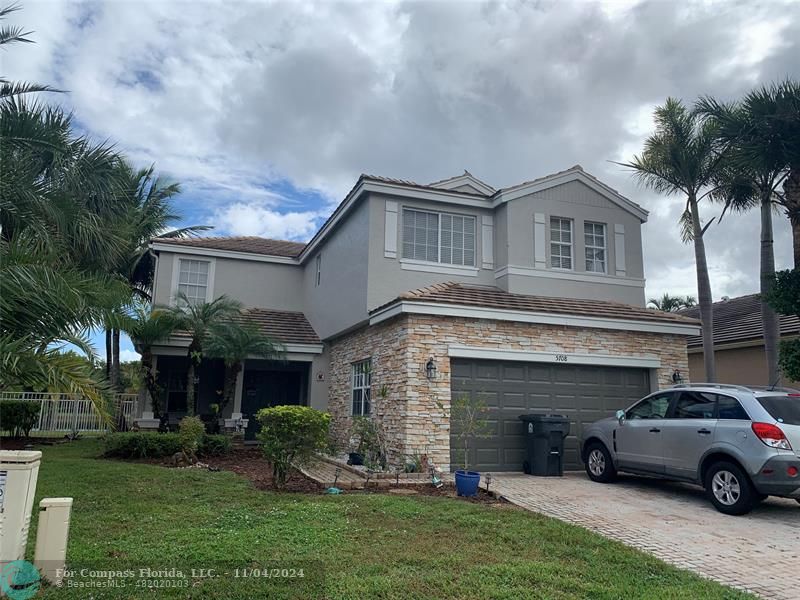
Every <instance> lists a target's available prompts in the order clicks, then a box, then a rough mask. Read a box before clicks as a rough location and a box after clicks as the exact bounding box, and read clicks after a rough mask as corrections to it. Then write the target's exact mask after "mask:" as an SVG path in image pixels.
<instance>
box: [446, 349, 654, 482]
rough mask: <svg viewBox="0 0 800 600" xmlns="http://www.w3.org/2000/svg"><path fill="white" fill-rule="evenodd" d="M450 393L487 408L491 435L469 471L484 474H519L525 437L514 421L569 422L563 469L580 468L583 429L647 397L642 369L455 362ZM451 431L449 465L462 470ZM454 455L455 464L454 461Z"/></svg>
mask: <svg viewBox="0 0 800 600" xmlns="http://www.w3.org/2000/svg"><path fill="white" fill-rule="evenodd" d="M451 372H452V391H453V396H454V397H456V394H459V393H467V394H474V395H475V396H477V397H479V398H482V399H483V400H484V402H486V404H487V406H488V407H489V417H490V422H491V425H490V433H489V434H488V435H487V436H486V437H485V438H481V439H477V440H475V443H474V444H473V445H472V448H473V449H474V450H473V451H471V454H472V455H473V456H472V460H471V463H470V466H471V467H475V468H477V469H479V470H483V471H500V470H504V471H508V470H510V471H519V470H521V469H522V462H523V460H524V448H525V435H524V433H525V432H524V427H523V424H522V422H521V421H520V420H519V419H518V416H519V415H521V414H525V413H546V414H563V415H564V416H566V417H567V418H568V419H569V420H570V435H569V436H568V437H567V438H566V440H565V456H564V459H565V468H567V469H577V468H580V467H581V464H580V457H579V453H578V440H579V439H580V435H581V433H582V430H583V427H584V425H585V424H589V423H592V422H594V421H596V420H598V419H601V418H604V417H607V416H611V415H613V414H614V412H615V411H616V410H618V409H619V408H624V407H627V406H629V405H630V404H632V403H633V402H634V401H636V400H638V399H639V398H641V397H643V396H645V395H646V394H648V393H649V392H650V389H649V387H650V376H649V372H648V371H647V370H646V369H632V368H622V367H602V366H594V365H592V366H588V365H562V364H539V363H518V362H502V361H484V360H473V359H453V360H452V365H451ZM459 443H460V441H459V440H458V438H457V432H456V431H455V429H453V431H452V436H451V448H452V449H453V450H452V452H451V455H452V456H451V459H452V460H451V462H452V463H453V465H454V468H456V467H457V466H458V465H459V464H462V461H463V457H462V456H461V455H462V454H463V452H461V451H458V450H457V448H458V445H459ZM456 454H458V457H459V458H458V459H456V458H452V457H454V456H455V455H456Z"/></svg>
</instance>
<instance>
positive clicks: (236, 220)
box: [215, 203, 323, 241]
mask: <svg viewBox="0 0 800 600" xmlns="http://www.w3.org/2000/svg"><path fill="white" fill-rule="evenodd" d="M322 218H323V215H322V214H321V213H319V212H314V211H309V212H284V213H281V212H277V211H274V210H271V209H269V208H266V207H264V206H258V205H256V204H242V203H236V204H233V205H230V206H226V207H224V208H221V209H219V210H218V211H217V212H216V215H215V222H216V227H217V229H219V230H221V231H223V232H226V233H230V234H232V235H257V236H261V237H268V238H277V239H283V240H301V241H306V240H308V239H309V238H310V237H311V236H312V235H313V234H314V232H316V230H317V229H318V227H319V223H320V221H321V219H322Z"/></svg>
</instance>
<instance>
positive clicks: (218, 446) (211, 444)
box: [104, 431, 231, 458]
mask: <svg viewBox="0 0 800 600" xmlns="http://www.w3.org/2000/svg"><path fill="white" fill-rule="evenodd" d="M230 449H231V439H230V438H229V437H228V436H226V435H206V436H204V437H203V439H202V441H201V442H200V447H199V450H198V454H200V455H201V456H221V455H223V454H227V453H228V452H230ZM182 451H183V446H182V445H181V438H180V434H178V433H158V432H155V431H130V432H124V433H110V434H108V435H107V436H105V451H104V455H105V456H109V457H116V458H163V457H165V456H172V455H173V454H175V453H176V452H182Z"/></svg>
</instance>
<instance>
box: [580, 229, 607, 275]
mask: <svg viewBox="0 0 800 600" xmlns="http://www.w3.org/2000/svg"><path fill="white" fill-rule="evenodd" d="M583 239H584V244H585V247H586V248H585V252H586V270H587V271H589V272H591V273H605V272H606V226H605V225H604V224H603V223H589V222H586V223H584V224H583Z"/></svg>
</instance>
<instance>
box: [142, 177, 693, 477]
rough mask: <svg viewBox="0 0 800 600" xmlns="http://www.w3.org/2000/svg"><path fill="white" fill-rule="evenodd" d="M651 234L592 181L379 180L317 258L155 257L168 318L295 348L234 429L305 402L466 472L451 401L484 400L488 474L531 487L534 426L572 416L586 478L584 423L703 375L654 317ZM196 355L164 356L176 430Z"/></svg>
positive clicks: (240, 251) (265, 245) (254, 387)
mask: <svg viewBox="0 0 800 600" xmlns="http://www.w3.org/2000/svg"><path fill="white" fill-rule="evenodd" d="M646 219H647V212H646V211H645V210H643V209H642V208H641V207H640V206H638V205H637V204H635V203H633V202H631V201H630V200H628V199H627V198H624V197H623V196H621V195H620V194H619V193H617V192H616V191H614V190H612V189H611V188H609V187H608V186H606V185H605V184H603V183H602V182H600V181H599V180H597V179H596V178H594V177H592V176H591V175H589V174H588V173H586V172H584V171H583V169H581V167H580V166H575V167H573V168H571V169H568V170H566V171H562V172H560V173H555V174H553V175H548V176H546V177H542V178H540V179H535V180H533V181H529V182H526V183H522V184H519V185H516V186H513V187H509V188H504V189H494V188H492V187H490V186H489V185H487V184H486V183H484V182H482V181H480V180H478V179H476V178H475V177H473V176H472V175H470V174H469V173H467V172H465V173H464V174H463V175H459V176H457V177H453V178H450V179H445V180H443V181H439V182H436V183H432V184H428V185H420V184H417V183H413V182H409V181H400V180H395V179H387V178H383V177H373V176H368V175H363V176H361V177H360V178H359V180H358V181H357V182H356V184H355V186H354V187H353V189H352V190H351V191H350V193H349V194H347V196H346V198H345V199H344V200H343V201H342V202H341V204H340V205H339V206H338V208H337V209H336V210H335V211H334V213H333V214H332V215H331V216H330V218H329V219H328V220H327V221H326V222H325V224H324V225H323V226H322V227H321V228H320V230H319V231H318V232H317V233H316V235H315V236H314V237H313V238H312V239H311V240H310V241H309V242H308V243H307V244H301V243H295V242H286V241H276V240H269V239H262V238H252V237H239V238H236V237H230V238H195V239H186V240H167V239H154V240H153V242H152V250H153V251H154V252H155V253H156V254H157V257H158V261H157V271H156V281H155V302H156V303H159V304H167V303H170V302H173V301H174V297H175V294H176V293H177V292H178V291H182V292H184V293H185V294H186V295H187V296H188V297H189V298H190V299H193V300H194V301H197V302H202V301H208V300H211V299H212V298H215V297H218V296H220V295H222V294H226V295H228V296H230V297H233V298H236V299H238V300H240V301H241V302H242V303H243V304H244V305H245V306H247V307H248V310H247V313H246V314H247V316H248V318H250V319H252V320H253V321H254V322H255V323H257V324H258V325H259V326H260V327H262V329H263V330H264V331H265V332H266V333H267V334H269V335H271V336H273V337H275V338H277V339H279V340H280V341H281V342H283V344H284V345H285V348H286V360H285V361H281V362H266V361H259V360H251V361H248V362H247V363H246V365H245V368H244V371H243V373H242V374H241V375H240V377H239V381H238V385H237V391H236V398H235V404H234V405H233V406H232V407H229V408H228V412H229V413H230V416H231V417H232V418H240V417H241V416H245V417H250V416H252V415H254V413H255V412H256V411H257V410H259V409H260V408H262V407H266V406H271V405H277V404H292V403H297V404H308V405H310V406H312V407H315V408H319V409H323V410H327V411H329V412H330V413H331V415H332V417H333V428H334V431H335V433H336V435H337V436H338V438H339V439H340V440H343V441H344V440H347V439H348V437H349V429H350V425H351V422H352V417H353V416H354V415H371V416H372V418H375V419H377V420H379V421H380V423H381V424H382V426H383V428H384V430H385V432H386V436H387V440H388V444H389V446H390V452H391V456H392V457H393V459H395V460H398V461H400V460H402V458H403V457H406V456H408V455H413V454H427V455H428V456H429V457H430V458H431V459H432V460H433V461H434V462H435V463H436V464H437V465H439V466H440V467H442V468H448V467H450V465H451V464H453V465H455V464H457V463H459V462H461V457H458V458H456V457H457V456H458V454H457V452H456V450H455V448H456V447H457V445H456V444H453V450H452V453H451V436H453V435H455V432H453V431H452V430H451V427H450V403H451V399H452V398H453V397H454V396H455V395H457V394H473V395H478V396H480V398H482V399H483V400H484V401H485V402H486V404H487V405H488V407H489V417H490V423H491V433H490V434H489V435H488V436H486V437H485V438H481V439H480V440H477V442H476V444H475V446H476V447H475V448H474V450H473V452H474V456H472V459H471V463H472V465H474V466H476V467H477V468H480V469H482V470H485V471H492V470H494V471H499V470H518V469H519V468H520V465H521V464H522V450H523V446H524V442H523V436H522V433H523V432H522V428H521V422H520V421H519V420H518V419H517V417H518V415H520V414H522V413H531V412H534V413H535V412H540V413H541V412H546V413H561V414H565V415H568V416H569V417H570V419H571V421H572V429H571V435H570V437H569V438H568V439H567V456H566V464H567V466H568V467H577V466H578V464H579V457H578V453H577V445H576V438H577V436H579V434H580V431H581V427H582V424H583V423H586V422H591V421H594V420H596V419H598V418H600V417H603V416H606V415H608V414H611V413H613V412H614V410H616V409H617V408H620V407H623V406H626V405H627V404H628V403H630V402H632V401H633V400H635V399H637V398H639V397H641V396H643V395H645V394H647V393H649V392H650V391H651V390H653V389H656V388H657V387H658V386H659V385H663V384H668V383H670V382H671V376H672V374H673V372H674V371H675V370H676V369H678V370H679V371H681V372H682V373H686V372H687V352H686V337H687V336H689V335H693V334H696V333H697V332H698V331H699V328H698V323H697V321H695V320H693V319H689V318H686V317H681V316H677V315H672V314H666V313H660V312H656V311H653V310H649V309H646V308H644V304H645V301H644V300H645V297H644V273H643V264H642V240H641V226H642V224H643V223H644V222H645V221H646ZM185 345H186V342H185V340H184V341H183V342H182V341H181V340H180V339H175V340H171V341H170V343H169V344H165V345H164V346H161V347H158V348H156V354H157V356H158V358H157V360H158V362H157V369H158V371H159V379H160V381H161V384H162V386H163V388H164V400H165V402H166V409H167V411H169V412H170V414H173V415H175V414H177V415H180V413H181V412H182V411H184V410H185V403H186V396H185V383H184V380H185V373H186V358H185V355H186V349H185ZM221 389H222V365H221V364H215V363H214V362H213V361H207V363H206V364H205V365H204V366H203V368H202V369H200V373H199V399H198V406H197V410H198V412H200V413H202V412H204V411H207V410H208V406H209V404H210V403H213V402H215V401H216V398H217V397H218V394H219V392H220V390H221ZM145 416H151V415H150V414H145ZM251 421H252V419H251Z"/></svg>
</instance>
